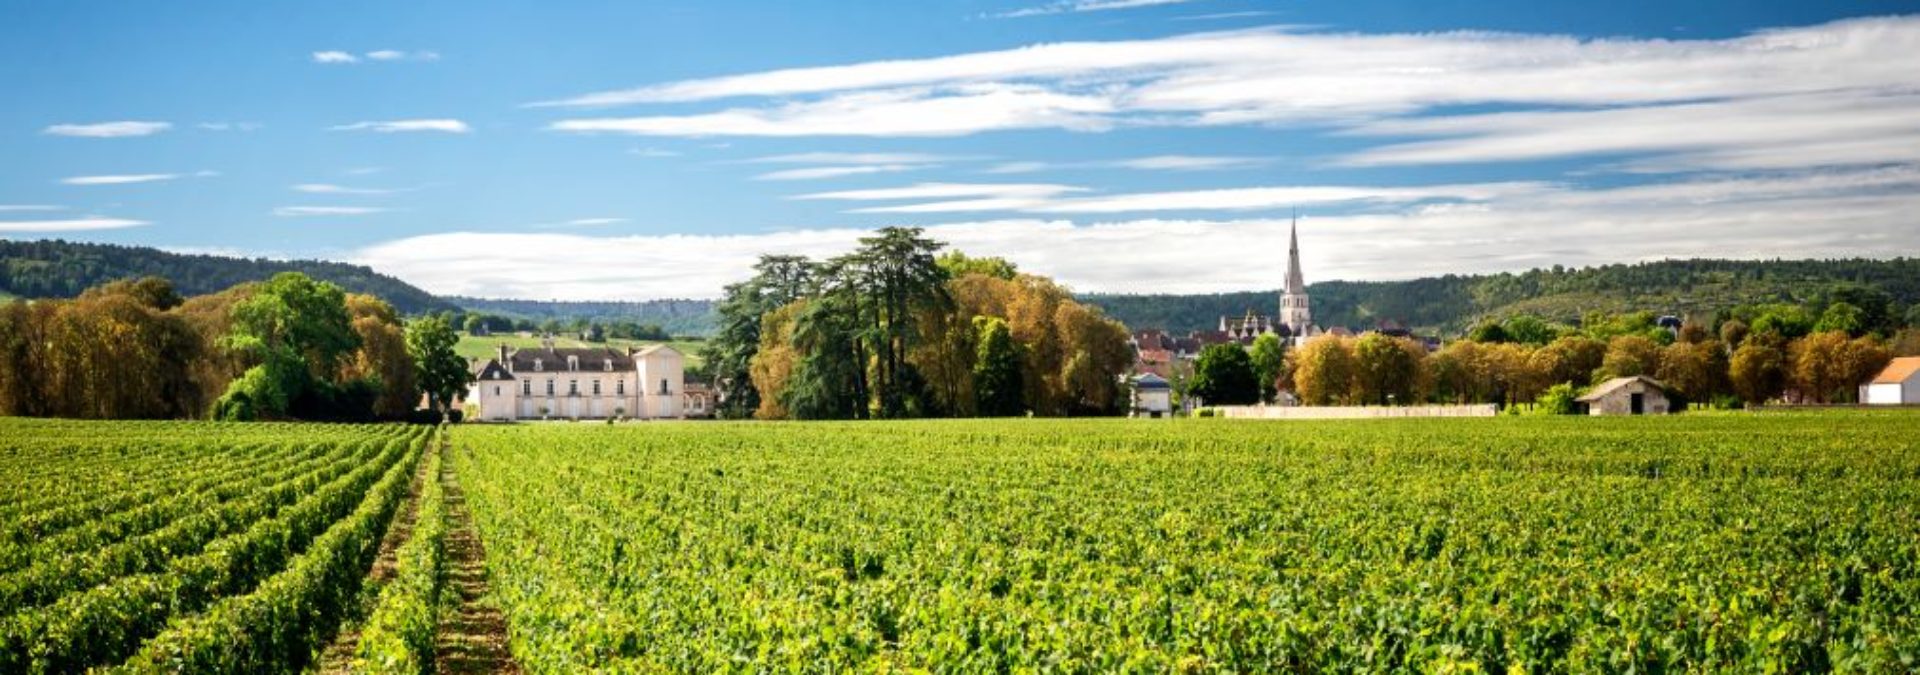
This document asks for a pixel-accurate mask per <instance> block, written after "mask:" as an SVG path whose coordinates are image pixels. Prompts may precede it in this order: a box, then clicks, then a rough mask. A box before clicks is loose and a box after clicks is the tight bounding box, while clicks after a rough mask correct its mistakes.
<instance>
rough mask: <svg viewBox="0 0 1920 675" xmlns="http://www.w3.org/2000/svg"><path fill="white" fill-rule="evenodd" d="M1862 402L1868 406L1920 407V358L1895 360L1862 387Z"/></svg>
mask: <svg viewBox="0 0 1920 675" xmlns="http://www.w3.org/2000/svg"><path fill="white" fill-rule="evenodd" d="M1860 402H1861V403H1865V404H1867V405H1920V356H1904V357H1901V358H1897V359H1894V360H1893V361H1892V362H1890V363H1888V364H1887V367H1886V368H1884V369H1881V371H1880V374H1878V375H1875V376H1873V379H1871V380H1868V381H1867V382H1866V384H1862V385H1860Z"/></svg>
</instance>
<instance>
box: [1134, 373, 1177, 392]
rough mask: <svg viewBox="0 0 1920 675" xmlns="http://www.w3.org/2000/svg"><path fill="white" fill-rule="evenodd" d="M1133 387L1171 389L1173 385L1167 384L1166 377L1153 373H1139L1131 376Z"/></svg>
mask: <svg viewBox="0 0 1920 675" xmlns="http://www.w3.org/2000/svg"><path fill="white" fill-rule="evenodd" d="M1133 388H1135V389H1172V388H1173V385H1171V384H1167V380H1166V378H1163V377H1160V376H1159V375H1155V374H1153V373H1145V374H1141V375H1135V376H1134V377H1133Z"/></svg>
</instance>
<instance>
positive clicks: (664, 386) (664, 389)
mask: <svg viewBox="0 0 1920 675" xmlns="http://www.w3.org/2000/svg"><path fill="white" fill-rule="evenodd" d="M660 393H662V394H665V393H668V392H667V378H664V377H663V378H660Z"/></svg>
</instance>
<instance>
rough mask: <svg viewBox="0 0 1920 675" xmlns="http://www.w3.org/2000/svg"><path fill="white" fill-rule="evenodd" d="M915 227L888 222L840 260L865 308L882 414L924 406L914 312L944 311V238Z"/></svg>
mask: <svg viewBox="0 0 1920 675" xmlns="http://www.w3.org/2000/svg"><path fill="white" fill-rule="evenodd" d="M922 232H923V230H921V229H920V228H914V227H886V228H881V229H880V231H879V233H878V234H876V235H875V236H872V237H863V238H861V239H860V249H859V250H858V251H856V252H855V253H854V254H853V255H851V256H847V257H846V258H845V259H843V261H842V263H841V264H840V268H841V269H842V270H844V272H845V273H846V274H848V276H849V280H850V281H851V282H852V287H851V289H852V290H853V292H854V293H855V294H856V295H860V296H865V298H856V299H855V301H854V303H853V304H855V305H859V306H864V307H865V308H866V309H869V310H871V311H867V312H864V313H863V314H864V315H863V318H864V319H865V320H866V325H865V326H862V327H860V328H859V331H860V333H861V335H860V337H862V338H864V340H865V341H866V342H867V343H868V351H869V352H870V353H872V354H873V357H874V377H873V392H874V395H875V397H876V398H877V399H878V407H879V413H880V416H882V417H889V418H892V417H907V416H911V415H913V414H916V413H919V412H922V411H924V409H925V404H924V402H923V401H921V400H919V398H920V394H921V392H920V391H918V390H919V389H920V387H918V386H916V384H918V383H919V382H920V379H919V376H918V374H917V373H916V372H914V371H913V367H912V364H911V363H909V362H908V360H907V352H908V351H909V350H911V349H912V348H913V347H914V346H915V345H916V343H918V341H919V339H920V331H919V323H918V322H917V321H915V319H914V317H915V315H916V314H917V313H918V312H923V311H944V310H945V309H947V307H948V306H949V305H951V303H952V299H951V297H950V296H948V295H947V289H946V281H947V272H946V270H944V269H942V268H941V267H940V265H939V264H938V263H936V262H935V252H937V251H939V250H940V247H941V246H942V244H940V243H939V242H936V241H933V240H932V239H928V238H926V237H924V236H922Z"/></svg>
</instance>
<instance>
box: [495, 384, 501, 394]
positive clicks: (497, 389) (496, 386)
mask: <svg viewBox="0 0 1920 675" xmlns="http://www.w3.org/2000/svg"><path fill="white" fill-rule="evenodd" d="M493 395H494V396H499V395H500V385H497V384H496V385H493Z"/></svg>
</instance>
